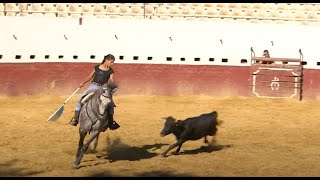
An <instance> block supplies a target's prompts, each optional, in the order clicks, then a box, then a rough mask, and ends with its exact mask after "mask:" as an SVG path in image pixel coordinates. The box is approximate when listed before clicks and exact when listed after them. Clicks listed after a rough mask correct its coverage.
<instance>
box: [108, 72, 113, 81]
mask: <svg viewBox="0 0 320 180" xmlns="http://www.w3.org/2000/svg"><path fill="white" fill-rule="evenodd" d="M108 83H114V77H113V73H112V74H111V75H110V78H109V80H108Z"/></svg>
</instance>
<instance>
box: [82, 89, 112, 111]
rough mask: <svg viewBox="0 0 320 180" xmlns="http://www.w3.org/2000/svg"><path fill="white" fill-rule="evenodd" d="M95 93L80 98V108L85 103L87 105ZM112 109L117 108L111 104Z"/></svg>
mask: <svg viewBox="0 0 320 180" xmlns="http://www.w3.org/2000/svg"><path fill="white" fill-rule="evenodd" d="M94 93H95V92H91V93H89V94H87V95H85V96H83V97H82V99H81V106H82V105H84V104H85V103H87V102H88V101H89V100H90V99H92V98H93V96H94ZM113 106H114V107H117V106H116V104H114V103H113Z"/></svg>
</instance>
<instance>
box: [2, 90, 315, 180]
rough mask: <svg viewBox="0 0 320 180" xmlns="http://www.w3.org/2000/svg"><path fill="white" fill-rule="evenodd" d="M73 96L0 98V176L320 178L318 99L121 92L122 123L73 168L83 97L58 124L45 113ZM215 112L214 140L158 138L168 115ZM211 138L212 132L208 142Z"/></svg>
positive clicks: (117, 116) (67, 107)
mask: <svg viewBox="0 0 320 180" xmlns="http://www.w3.org/2000/svg"><path fill="white" fill-rule="evenodd" d="M67 97H68V96H67V95H66V96H58V97H55V96H21V97H7V96H0V109H1V112H0V119H1V126H0V131H1V141H0V154H1V156H0V176H58V177H60V176H223V177H226V176H320V151H319V147H320V133H319V129H320V111H319V108H318V107H320V101H301V102H299V101H297V100H289V99H258V98H241V97H209V96H177V97H169V96H133V95H132V96H117V95H115V97H114V100H115V102H116V105H117V107H116V110H115V111H116V114H115V119H116V120H117V122H118V123H119V124H120V125H121V127H120V129H118V130H116V131H110V130H107V131H106V132H104V133H102V134H101V136H100V139H99V145H98V148H97V152H90V151H89V152H87V153H86V154H85V155H84V157H83V159H82V162H81V164H80V168H79V169H76V170H74V169H72V168H71V167H72V163H73V161H74V160H75V153H76V149H77V144H78V136H79V135H78V128H79V126H77V127H73V126H70V125H68V122H69V120H70V118H71V117H72V116H73V109H74V104H75V102H76V99H77V98H78V95H76V96H74V97H73V98H72V99H71V100H70V101H69V102H68V103H67V104H66V105H65V109H64V113H63V115H62V116H61V118H60V119H59V120H58V121H57V122H47V121H46V120H47V118H48V117H49V116H50V115H51V114H52V113H53V112H54V111H55V110H57V108H59V107H60V105H61V104H62V103H63V102H64V101H65V100H66V98H67ZM213 110H215V111H217V112H218V114H219V119H220V120H222V121H223V124H221V126H220V127H219V130H218V133H217V135H216V137H215V138H214V139H215V142H214V143H212V145H209V146H208V145H207V144H204V143H203V139H201V140H197V141H188V142H186V143H185V144H184V145H183V146H182V149H181V151H182V152H181V154H180V155H172V151H171V152H169V153H168V157H166V158H163V157H161V156H160V154H161V153H162V152H163V151H164V150H166V149H167V148H168V146H169V145H170V144H172V143H174V142H175V138H174V136H173V135H169V136H166V137H160V135H159V133H160V131H161V130H162V128H163V124H164V120H162V119H161V117H166V116H170V115H171V116H173V117H175V118H177V119H184V118H188V117H193V116H197V115H200V114H202V113H207V112H210V111H213ZM210 139H211V137H210V138H209V140H210Z"/></svg>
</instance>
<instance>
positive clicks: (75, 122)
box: [69, 117, 78, 126]
mask: <svg viewBox="0 0 320 180" xmlns="http://www.w3.org/2000/svg"><path fill="white" fill-rule="evenodd" d="M69 124H70V125H72V126H77V124H78V121H77V120H75V118H74V117H73V118H72V119H71V121H70V122H69Z"/></svg>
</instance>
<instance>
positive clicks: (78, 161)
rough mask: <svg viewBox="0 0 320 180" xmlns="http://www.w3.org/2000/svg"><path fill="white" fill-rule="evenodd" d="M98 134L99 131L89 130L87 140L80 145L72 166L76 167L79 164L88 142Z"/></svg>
mask: <svg viewBox="0 0 320 180" xmlns="http://www.w3.org/2000/svg"><path fill="white" fill-rule="evenodd" d="M98 134H99V131H92V132H91V134H90V137H89V139H88V141H87V142H86V143H85V144H84V145H83V146H82V148H81V149H80V152H79V155H78V157H77V159H76V161H75V162H74V163H73V167H74V168H78V166H79V164H80V162H81V159H82V157H83V154H84V153H85V152H86V151H87V149H88V147H89V145H90V143H91V142H92V141H93V140H94V139H95V138H96V137H97V135H98Z"/></svg>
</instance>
